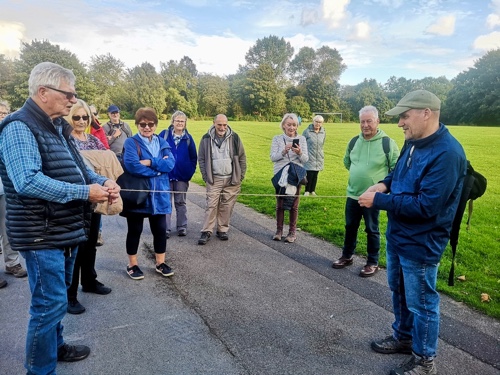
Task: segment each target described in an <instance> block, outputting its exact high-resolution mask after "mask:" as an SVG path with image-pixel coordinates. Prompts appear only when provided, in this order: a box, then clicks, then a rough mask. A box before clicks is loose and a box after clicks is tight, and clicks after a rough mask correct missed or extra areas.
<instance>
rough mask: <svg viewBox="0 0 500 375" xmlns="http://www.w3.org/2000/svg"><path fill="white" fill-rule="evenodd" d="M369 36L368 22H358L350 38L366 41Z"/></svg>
mask: <svg viewBox="0 0 500 375" xmlns="http://www.w3.org/2000/svg"><path fill="white" fill-rule="evenodd" d="M370 34H371V27H370V25H369V24H368V22H358V23H356V25H355V26H354V35H353V36H352V38H354V39H357V40H363V39H368V38H369V37H370Z"/></svg>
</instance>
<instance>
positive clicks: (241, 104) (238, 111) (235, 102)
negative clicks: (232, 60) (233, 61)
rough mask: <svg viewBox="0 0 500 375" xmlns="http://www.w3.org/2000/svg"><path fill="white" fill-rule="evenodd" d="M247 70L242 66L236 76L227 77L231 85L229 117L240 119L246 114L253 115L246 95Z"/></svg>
mask: <svg viewBox="0 0 500 375" xmlns="http://www.w3.org/2000/svg"><path fill="white" fill-rule="evenodd" d="M246 78H247V70H246V69H244V68H243V67H241V66H240V68H239V69H238V72H237V73H236V74H231V75H229V76H228V77H227V81H228V83H229V110H228V114H229V116H231V117H233V118H234V119H240V118H242V117H243V115H245V114H250V113H252V108H251V105H250V99H249V98H248V96H247V95H246V91H245V85H246Z"/></svg>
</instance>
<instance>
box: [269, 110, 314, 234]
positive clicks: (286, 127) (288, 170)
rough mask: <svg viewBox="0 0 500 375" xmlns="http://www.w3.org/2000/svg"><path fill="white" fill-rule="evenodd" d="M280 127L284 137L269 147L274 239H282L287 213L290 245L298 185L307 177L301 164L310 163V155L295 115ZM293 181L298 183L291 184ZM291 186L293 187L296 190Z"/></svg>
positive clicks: (294, 232) (297, 202)
mask: <svg viewBox="0 0 500 375" xmlns="http://www.w3.org/2000/svg"><path fill="white" fill-rule="evenodd" d="M280 127H281V129H282V131H283V134H279V135H276V136H275V137H274V138H273V142H272V145H271V161H272V162H273V163H274V168H273V173H274V177H273V183H275V187H276V192H277V194H278V195H277V196H276V234H275V235H274V237H273V240H275V241H281V239H282V237H283V225H284V221H285V210H289V211H290V226H289V231H288V235H287V236H286V238H285V242H289V243H292V242H295V240H296V239H297V235H296V231H297V219H298V216H299V195H300V184H299V183H298V182H300V181H301V180H302V178H303V177H304V176H305V174H306V171H305V169H304V163H306V162H307V160H309V156H308V153H307V142H306V139H305V137H304V136H302V135H299V134H298V132H297V129H298V127H299V120H298V118H297V115H296V114H295V113H287V114H285V115H284V116H283V119H282V120H281V124H280ZM282 177H283V178H282ZM294 178H295V180H296V181H297V183H296V184H295V183H290V182H291V181H292V180H293V179H294ZM278 180H281V184H279V186H277V184H278ZM283 181H285V182H286V185H287V186H286V188H285V187H284V186H282V185H283ZM293 186H295V189H294V188H293ZM279 187H281V188H279ZM282 192H283V193H285V194H288V195H290V197H288V196H282V195H284V194H281V193H282ZM291 193H293V194H291Z"/></svg>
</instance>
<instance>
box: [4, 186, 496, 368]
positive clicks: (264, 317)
mask: <svg viewBox="0 0 500 375" xmlns="http://www.w3.org/2000/svg"><path fill="white" fill-rule="evenodd" d="M203 192H204V188H202V187H199V186H197V185H194V184H192V186H191V187H190V193H191V194H189V196H188V200H189V202H188V216H189V227H188V235H187V236H186V237H178V236H177V235H176V233H175V231H174V232H173V233H172V237H171V239H170V240H169V241H168V250H167V263H168V264H169V265H171V267H172V268H173V269H174V271H175V275H174V276H173V277H171V278H165V277H162V276H161V275H159V274H158V273H156V272H155V271H154V264H153V262H154V255H153V251H152V236H151V232H150V230H149V226H148V224H147V223H145V229H144V233H143V236H142V240H141V249H140V251H139V262H140V266H141V268H142V270H143V272H144V273H145V278H144V280H139V281H136V280H132V279H130V278H129V277H128V276H127V274H126V271H125V267H126V264H127V256H126V252H125V236H126V231H127V228H126V221H125V219H124V218H123V217H120V216H111V217H104V219H103V233H104V239H105V244H104V246H102V247H99V248H98V256H97V264H96V268H97V273H98V279H99V280H100V281H101V282H103V283H104V284H105V285H107V286H110V287H111V288H112V289H113V291H112V293H111V294H109V295H106V296H100V295H95V294H91V293H84V292H82V291H81V290H80V291H79V295H78V299H79V301H80V302H81V303H82V304H83V305H84V306H85V307H86V308H87V311H86V312H85V313H83V314H81V315H69V314H68V315H66V317H65V318H64V321H63V323H64V337H65V340H66V341H67V342H68V343H71V344H85V345H88V346H90V348H91V354H90V356H89V358H87V359H86V360H84V361H80V362H75V363H59V364H58V367H57V373H58V374H68V375H69V374H71V375H80V374H85V375H100V374H103V375H108V374H109V375H114V374H150V375H156V374H158V375H160V374H182V375H183V374H186V375H188V374H214V375H216V374H217V375H223V374H228V375H233V374H234V375H239V374H251V375H261V374H269V375H274V374H276V375H277V374H316V375H317V374H320V375H321V374H347V375H350V374H388V373H389V371H390V369H391V368H393V367H394V366H395V365H397V364H399V363H400V362H401V361H403V360H404V359H405V356H404V355H399V354H397V355H383V354H379V353H375V352H373V351H372V350H371V349H370V342H371V341H372V340H373V339H378V338H382V337H385V336H387V335H389V334H391V323H392V321H393V315H392V312H391V311H392V308H391V301H390V292H389V289H388V287H387V281H386V273H385V271H384V270H382V271H380V272H379V273H378V274H376V275H375V276H374V277H371V278H366V279H365V278H361V277H359V276H358V272H359V269H360V268H361V267H362V266H363V265H364V260H363V259H362V258H358V257H357V258H356V260H355V263H354V265H353V266H351V267H348V268H346V269H343V270H335V269H332V268H331V262H332V260H333V259H336V258H338V257H339V256H340V254H341V250H340V249H339V248H337V247H335V246H332V245H331V244H329V243H327V242H325V241H322V240H320V239H317V238H314V237H312V236H309V235H308V234H306V233H303V232H299V233H298V240H297V242H296V243H295V244H285V243H284V242H276V241H272V236H273V234H274V229H275V220H274V219H273V218H269V217H267V216H264V215H261V214H258V213H256V212H254V211H253V210H251V209H249V208H248V207H245V206H244V205H242V204H239V203H238V204H237V205H236V207H235V210H234V213H233V218H232V222H231V229H230V232H229V240H228V241H220V240H219V239H218V238H216V237H215V236H214V237H212V238H211V239H210V241H209V242H208V243H207V244H206V245H205V246H200V245H198V244H197V241H198V238H199V236H200V229H201V225H202V220H203V215H204V206H205V197H204V194H203ZM305 199H318V198H314V197H308V198H305ZM319 199H320V198H319ZM340 220H343V219H342V218H340ZM173 222H174V223H175V219H174V218H173ZM299 224H300V213H299ZM0 258H2V259H3V257H0ZM0 267H2V268H3V260H2V261H0ZM2 277H4V278H6V279H7V280H8V282H9V285H8V286H7V287H6V288H3V289H1V290H0V322H1V324H0V374H5V375H10V374H14V375H16V374H23V373H25V370H24V367H23V361H24V346H25V338H26V327H27V322H28V318H29V304H30V293H29V288H28V282H27V279H26V278H24V279H16V278H14V277H11V276H9V275H5V276H4V275H2ZM494 303H498V302H494ZM441 313H442V319H441V333H440V340H439V348H438V357H437V359H436V364H437V368H438V371H439V374H441V375H447V374H450V375H451V374H482V375H493V374H496V375H498V374H500V322H499V321H498V320H495V319H491V318H488V317H486V316H484V315H482V314H479V313H477V312H475V311H473V310H471V309H469V308H467V307H466V306H464V305H463V304H461V303H457V302H454V301H452V300H450V299H449V298H446V297H445V296H442V300H441Z"/></svg>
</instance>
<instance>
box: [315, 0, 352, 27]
mask: <svg viewBox="0 0 500 375" xmlns="http://www.w3.org/2000/svg"><path fill="white" fill-rule="evenodd" d="M350 1H351V0H322V1H321V11H322V14H323V19H324V20H325V21H326V23H327V24H328V26H329V27H330V28H333V29H335V28H338V27H340V26H341V25H342V20H343V19H344V18H346V17H347V16H348V13H347V10H346V8H347V6H348V5H349V3H350Z"/></svg>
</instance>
